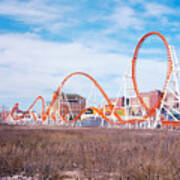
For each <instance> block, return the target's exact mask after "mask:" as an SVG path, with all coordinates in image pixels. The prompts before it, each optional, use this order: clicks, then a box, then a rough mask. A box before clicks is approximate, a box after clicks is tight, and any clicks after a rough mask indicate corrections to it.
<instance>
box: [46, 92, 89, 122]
mask: <svg viewBox="0 0 180 180" xmlns="http://www.w3.org/2000/svg"><path fill="white" fill-rule="evenodd" d="M85 107H86V99H85V98H84V97H82V96H80V95H79V94H68V93H67V94H65V93H61V94H59V96H58V98H57V99H56V102H55V103H54V105H53V107H52V110H51V113H50V114H51V115H52V114H53V115H54V116H58V115H59V114H60V115H62V116H66V118H67V119H69V120H71V119H73V118H74V117H75V116H77V115H78V114H79V113H80V112H81V111H82V110H83V109H84V108H85Z"/></svg>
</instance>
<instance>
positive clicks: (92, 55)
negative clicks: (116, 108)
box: [0, 34, 166, 104]
mask: <svg viewBox="0 0 180 180" xmlns="http://www.w3.org/2000/svg"><path fill="white" fill-rule="evenodd" d="M0 49H3V51H0V61H1V65H0V76H1V77H3V81H2V82H1V88H0V92H1V96H0V97H1V100H2V101H3V99H4V100H7V99H8V98H9V97H11V98H12V99H13V96H14V98H17V97H18V98H19V99H21V100H22V99H24V98H31V99H32V101H33V100H34V98H35V97H37V96H38V95H42V96H44V97H45V98H46V100H50V99H51V95H52V93H53V91H54V90H56V88H57V87H58V85H60V83H61V81H62V80H63V78H64V77H65V76H67V75H68V74H70V73H72V72H75V71H84V72H87V73H89V74H90V75H91V76H93V77H94V78H95V79H97V80H98V82H99V83H100V84H101V85H102V87H103V88H105V91H106V92H107V93H108V95H109V96H110V97H114V96H115V95H117V92H118V91H119V89H120V88H122V86H123V84H121V83H120V82H121V81H120V80H121V78H122V75H123V74H124V72H125V70H126V68H127V63H128V60H129V59H131V57H129V56H125V55H120V54H112V53H102V52H98V51H97V50H95V49H93V47H87V46H86V44H85V43H84V44H81V43H79V42H72V43H56V42H48V41H44V40H42V39H40V38H39V37H38V36H36V35H33V34H24V35H21V34H6V35H0ZM144 62H145V61H144ZM165 63H166V62H165ZM163 64H164V62H160V61H159V62H158V61H157V60H156V59H155V60H148V61H147V63H144V66H143V67H144V69H143V71H144V72H146V76H145V77H146V78H145V79H144V80H143V81H142V82H141V83H142V84H143V85H144V83H146V81H147V80H146V79H148V78H149V77H151V76H152V75H153V76H152V77H154V78H156V77H159V76H160V73H161V72H159V71H157V72H156V73H155V72H154V67H158V68H160V67H162V66H163ZM147 72H150V73H149V74H150V75H149V74H147ZM80 79H81V78H80ZM80 79H76V80H73V81H71V82H70V83H69V85H68V86H67V88H68V89H70V90H71V91H76V90H78V89H79V91H78V92H80V93H81V92H82V93H83V94H86V92H87V91H88V90H89V83H88V80H86V79H85V80H83V81H82V80H80ZM156 81H158V78H156ZM118 82H119V83H118ZM152 83H153V82H152ZM149 86H151V87H153V88H156V86H158V82H156V83H155V84H153V85H150V84H148V87H149ZM157 88H158V87H157ZM32 101H31V102H29V104H31V103H32ZM4 104H5V102H4Z"/></svg>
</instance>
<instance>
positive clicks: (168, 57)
mask: <svg viewBox="0 0 180 180" xmlns="http://www.w3.org/2000/svg"><path fill="white" fill-rule="evenodd" d="M151 35H156V36H158V37H160V38H161V40H162V41H163V43H164V44H165V48H166V51H167V59H168V70H167V74H166V80H165V83H164V86H163V90H162V92H163V93H162V96H161V98H160V100H159V101H158V102H157V104H156V105H155V106H154V107H153V108H151V109H150V108H149V107H147V105H146V104H145V103H144V101H143V98H142V97H141V95H140V93H139V90H138V85H137V81H136V62H137V58H138V53H139V49H140V47H141V45H142V44H143V42H144V41H145V39H146V38H147V37H149V36H151ZM171 73H172V59H171V55H170V50H169V46H168V42H167V40H166V39H165V37H164V36H163V35H161V34H160V33H158V32H149V33H147V34H146V35H144V36H143V37H142V38H141V39H140V41H139V42H138V44H137V46H136V49H135V52H134V55H133V59H132V81H133V86H134V90H135V93H136V95H137V98H138V99H139V101H140V103H141V105H142V106H143V107H144V108H145V110H146V111H147V112H148V113H147V114H146V115H145V116H143V117H142V118H141V119H129V120H126V121H124V120H123V119H122V118H121V117H120V116H119V115H118V114H117V113H116V112H115V111H114V115H115V117H116V118H117V120H118V121H119V122H114V121H112V120H111V119H109V118H108V117H107V116H106V115H104V114H103V113H102V112H101V111H100V110H99V109H98V108H96V107H88V108H85V109H83V110H82V111H81V112H80V113H79V114H78V115H77V116H76V117H75V118H74V119H73V120H71V121H69V120H66V118H65V116H66V114H67V113H68V110H67V111H66V113H65V115H61V114H60V116H61V118H62V119H63V120H64V121H65V122H66V123H73V122H74V121H76V120H78V119H79V118H80V117H81V115H82V114H83V113H84V112H85V111H86V110H87V109H94V110H95V111H96V112H97V113H98V114H99V115H100V116H101V117H102V118H103V119H105V120H106V121H107V122H109V123H110V124H113V125H121V124H126V123H131V124H136V123H142V122H143V121H145V120H146V119H147V118H148V117H150V116H152V115H154V112H155V111H156V109H158V108H159V106H160V104H161V102H162V100H163V98H164V92H165V90H166V88H167V84H168V81H169V79H170V76H171ZM76 75H81V76H84V77H86V78H88V79H89V80H91V81H92V82H93V84H94V85H95V86H96V87H97V89H98V90H99V91H100V92H101V94H102V95H103V97H104V98H105V100H106V102H107V104H108V106H109V107H110V110H111V112H112V110H113V105H112V102H111V100H110V99H109V98H108V96H107V94H106V93H105V91H104V90H103V89H102V87H101V86H100V85H99V84H98V83H97V81H96V80H95V79H94V78H93V77H91V76H90V75H89V74H87V73H84V72H74V73H71V74H70V75H68V76H67V77H65V79H64V80H63V81H62V83H61V86H59V87H58V89H57V91H56V92H55V93H54V94H53V98H52V101H51V103H50V105H49V106H48V107H47V111H46V112H45V102H44V99H43V97H41V96H38V97H37V98H36V99H35V101H34V102H33V104H32V105H31V106H30V107H29V108H28V110H27V111H26V112H25V113H24V114H23V115H22V116H20V117H18V118H15V117H14V116H13V113H14V111H15V110H16V108H17V107H18V105H17V104H16V105H15V107H14V108H13V109H12V111H11V116H12V117H13V119H14V120H19V119H22V118H23V117H24V116H25V114H27V113H29V111H30V110H31V109H32V108H33V106H34V105H35V104H36V102H37V101H38V100H41V102H42V113H41V115H42V119H43V120H46V119H47V117H48V116H50V110H51V108H52V106H53V104H54V103H55V101H56V100H57V98H58V95H59V94H60V93H61V90H62V87H63V86H64V85H65V83H66V82H67V81H68V80H69V79H70V78H71V77H73V76H76ZM51 116H52V119H53V120H54V121H56V117H55V116H54V115H51ZM33 118H34V120H37V119H36V117H35V115H34V114H33ZM165 123H170V122H169V121H168V122H165V121H163V122H162V124H165ZM171 123H172V124H174V125H179V124H180V123H177V122H171Z"/></svg>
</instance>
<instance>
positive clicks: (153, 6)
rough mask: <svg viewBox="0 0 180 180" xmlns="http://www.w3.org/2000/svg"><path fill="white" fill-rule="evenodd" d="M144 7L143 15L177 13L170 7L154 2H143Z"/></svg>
mask: <svg viewBox="0 0 180 180" xmlns="http://www.w3.org/2000/svg"><path fill="white" fill-rule="evenodd" d="M144 8H145V15H146V16H148V17H149V16H151V17H153V16H155V17H158V18H160V17H161V16H163V15H168V14H174V15H178V14H177V13H179V12H178V11H176V10H175V9H172V8H171V7H168V6H166V5H163V4H159V3H155V2H151V3H149V2H148V3H144Z"/></svg>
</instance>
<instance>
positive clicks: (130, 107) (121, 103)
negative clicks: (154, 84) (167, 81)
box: [111, 90, 179, 116]
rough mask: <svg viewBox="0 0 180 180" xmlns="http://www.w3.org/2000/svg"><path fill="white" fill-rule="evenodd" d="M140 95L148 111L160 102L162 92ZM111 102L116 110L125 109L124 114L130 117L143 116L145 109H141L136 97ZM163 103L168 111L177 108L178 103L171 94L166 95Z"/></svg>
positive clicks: (121, 98) (119, 98) (115, 99)
mask: <svg viewBox="0 0 180 180" xmlns="http://www.w3.org/2000/svg"><path fill="white" fill-rule="evenodd" d="M140 95H141V97H142V99H143V101H144V103H145V104H146V106H147V107H148V108H149V109H152V108H153V107H155V106H156V104H157V102H158V101H159V100H160V98H161V96H162V92H161V91H159V90H155V91H150V92H144V93H140ZM111 100H112V103H113V104H114V105H115V106H116V107H117V108H124V109H126V114H128V115H130V116H142V115H144V114H145V109H144V108H143V107H142V105H141V104H140V102H139V99H138V98H137V97H131V98H128V97H127V98H125V97H118V98H114V99H111ZM165 102H166V104H168V105H166V107H167V108H168V109H170V107H175V108H179V102H178V101H177V99H176V98H175V97H174V96H173V95H172V94H171V93H168V94H167V96H166V98H165Z"/></svg>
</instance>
